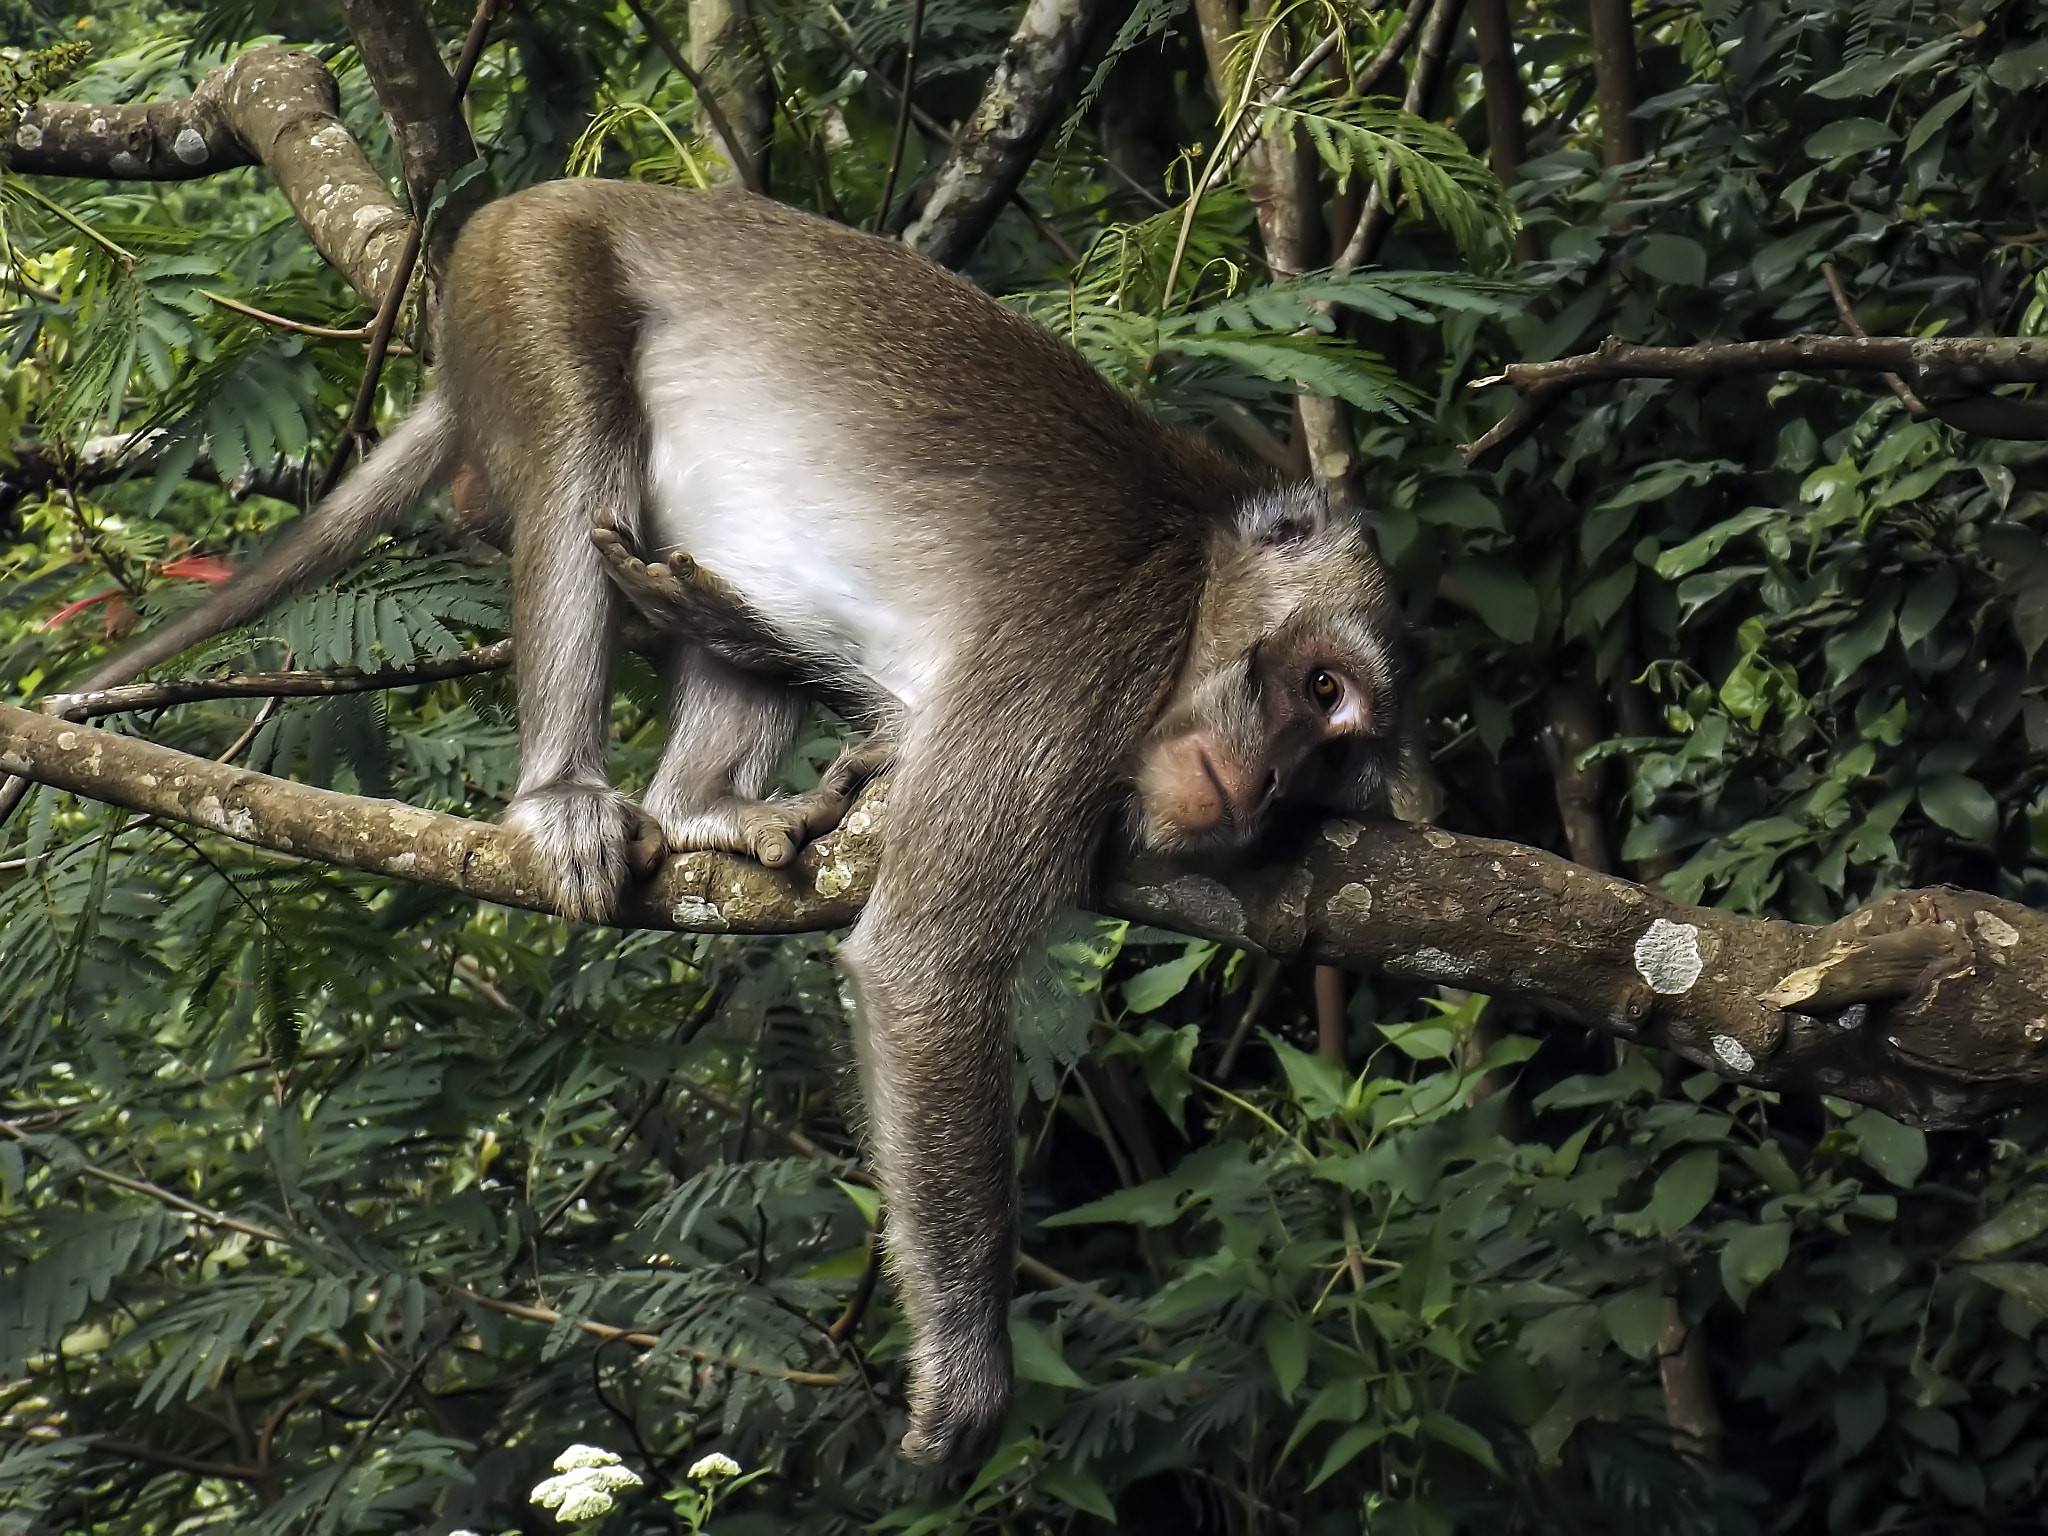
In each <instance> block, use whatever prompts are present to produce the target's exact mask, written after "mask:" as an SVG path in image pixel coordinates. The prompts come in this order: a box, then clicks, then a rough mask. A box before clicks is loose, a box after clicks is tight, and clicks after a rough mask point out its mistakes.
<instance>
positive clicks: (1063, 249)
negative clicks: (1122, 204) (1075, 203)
mask: <svg viewBox="0 0 2048 1536" xmlns="http://www.w3.org/2000/svg"><path fill="white" fill-rule="evenodd" d="M825 15H826V17H827V18H828V19H829V20H830V21H831V23H832V27H833V30H834V31H836V32H837V33H838V34H839V46H840V48H841V49H842V50H844V52H845V54H846V56H847V58H849V59H851V60H852V61H853V67H854V68H855V69H858V70H859V71H860V72H861V73H862V74H864V75H866V76H867V77H868V78H869V79H871V80H873V81H874V82H875V83H876V84H877V85H879V86H881V87H882V89H883V90H885V91H887V92H888V93H889V94H890V95H891V96H893V97H895V98H896V100H897V101H898V102H899V103H901V104H905V105H908V106H909V108H910V120H911V121H912V122H914V123H916V124H917V126H918V127H919V128H920V129H921V130H923V131H924V132H925V133H927V134H930V135H931V137H933V138H935V139H937V140H938V141H939V142H940V143H941V144H943V145H945V146H946V148H947V149H949V150H950V149H952V148H954V147H955V146H956V145H957V144H958V143H959V139H960V136H959V135H958V134H957V133H955V132H953V130H952V129H950V128H948V127H947V126H946V125H945V124H944V123H942V122H940V121H939V120H938V119H937V118H935V117H933V116H932V115H931V113H929V112H927V111H925V109H924V108H923V107H920V106H919V105H918V104H917V103H916V102H915V101H911V100H909V99H908V98H907V97H905V96H904V94H903V87H902V86H900V85H898V84H897V83H896V82H895V81H894V80H891V79H890V78H889V77H888V76H887V75H885V74H883V73H882V72H881V71H880V70H878V69H876V68H875V65H874V61H873V60H872V59H870V58H869V57H868V56H867V55H866V54H865V53H863V52H861V47H860V42H859V40H858V39H857V38H856V37H855V36H854V31H853V26H852V24H851V23H850V22H848V21H847V19H846V18H845V17H844V16H842V15H840V14H839V8H838V7H837V6H835V5H827V6H826V7H825ZM1103 164H1104V165H1109V164H1110V162H1108V161H1106V160H1105V161H1104V162H1103ZM1111 169H1112V170H1113V169H1115V168H1114V167H1113V166H1112V167H1111ZM1125 180H1126V181H1127V182H1129V185H1130V186H1131V188H1132V189H1133V190H1134V191H1137V192H1139V193H1141V194H1144V195H1146V196H1150V195H1151V194H1150V193H1148V192H1146V189H1145V188H1144V187H1143V186H1142V185H1141V184H1140V183H1138V182H1134V181H1129V178H1128V177H1126V178H1125ZM1153 201H1154V202H1157V201H1158V199H1157V198H1154V199H1153ZM1010 204H1011V206H1012V207H1014V208H1015V209H1016V210H1017V211H1018V212H1019V213H1021V214H1023V215H1024V217H1025V218H1027V219H1029V220H1030V221H1031V227H1032V228H1033V229H1035V230H1037V231H1038V232H1039V233H1040V234H1041V235H1043V236H1044V237H1045V239H1046V243H1047V244H1049V245H1050V246H1051V247H1052V248H1053V249H1054V250H1056V251H1058V252H1059V253H1060V255H1061V256H1062V257H1063V258H1064V259H1065V260H1066V261H1067V262H1068V263H1069V264H1071V265H1073V266H1079V265H1080V264H1081V253H1080V252H1079V251H1077V250H1075V249H1074V246H1073V243H1072V242H1071V241H1070V240H1068V239H1067V237H1066V236H1065V235H1063V234H1061V233H1060V232H1059V231H1058V230H1057V229H1055V228H1054V227H1053V226H1052V223H1051V222H1050V221H1049V220H1048V219H1047V218H1046V217H1045V215H1044V214H1042V213H1040V212H1039V211H1038V210H1037V209H1036V208H1034V207H1032V206H1031V204H1030V202H1029V200H1027V199H1026V198H1025V196H1024V189H1023V188H1022V187H1021V186H1020V187H1018V188H1016V189H1015V190H1014V191H1012V192H1011V193H1010Z"/></svg>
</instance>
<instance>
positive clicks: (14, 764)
mask: <svg viewBox="0 0 2048 1536" xmlns="http://www.w3.org/2000/svg"><path fill="white" fill-rule="evenodd" d="M0 773H16V774H21V775H24V776H25V777H27V778H30V779H33V780H36V781H37V782H39V783H43V784H48V785H52V786H55V787H56V788H59V789H65V790H69V791H71V792H72V793H74V794H79V795H84V796H87V797H89V798H92V799H95V800H101V801H105V802H107V803H109V804H112V805H119V806H123V807H125V808H127V809H129V810H133V811H139V812H144V813H146V814H149V815H152V816H156V817H158V818H161V819H164V820H169V821H178V822H183V823H187V824H190V825H194V826H199V827H205V828H209V829H211V830H213V831H215V832H218V833H221V834H223V835H225V836H227V837H231V838H234V839H237V840H238V841H241V842H244V843H247V844H250V845H252V846H255V847H260V848H268V849H273V850H276V851H277V852H280V853H287V854H292V855H295V856H298V857H303V858H311V859H317V860H321V861H324V862H327V863H331V864H336V865H340V866H343V867H346V868H350V869H360V870H368V871H372V872H375V873H379V874H384V875H391V876H396V877H399V878H402V879H407V880H412V881H416V882H419V883H422V884H427V885H435V886H440V887H443V888H445V889H449V890H456V891H461V892H463V893H465V894H467V895H470V896H474V897H477V898H479V899H481V900H485V901H494V902H499V903H502V904H505V905H508V906H518V907H526V908H529V909H532V910H536V911H545V910H547V907H546V903H545V901H544V899H543V898H542V897H541V895H540V891H541V883H540V882H539V880H538V879H537V878H536V877H535V872H534V871H533V870H532V869H531V868H530V866H529V865H528V864H527V863H526V860H525V854H524V851H523V849H522V847H521V845H520V844H519V843H517V842H516V841H515V840H514V839H512V838H511V837H509V836H507V835H506V834H505V833H503V832H501V831H500V830H499V829H498V828H497V827H495V826H492V825H490V824H488V823H484V822H476V821H468V820H465V819H463V818H461V817H456V816H445V815H441V814H439V813H436V812H432V811H424V810H420V809H418V808H417V807H414V806H409V805H403V804H400V803H398V802H396V801H390V800H370V799H365V798H362V797H359V796H355V795H342V794H336V793H334V792H333V791H330V790H322V789H313V788H309V787H308V786H306V785H302V784H293V783H290V782H287V781H286V780H283V779H276V778H272V777H270V776H268V775H266V774H260V773H251V772H249V771H247V770H244V769H238V768H233V767H228V766H224V765H222V764H218V763H212V762H208V761H206V760H205V759H202V758H195V757H190V756H187V755H186V754H184V753H182V752H174V751H171V750H170V749H168V748H165V747H159V746H156V745H154V744H152V743H149V742H145V741H139V740H135V739H133V738H129V737H123V736H117V735H114V734H113V733H112V732H109V731H103V730H98V729H94V728H92V727H89V726H82V725H77V724H73V723H71V722H68V721H64V720H56V719H52V718H50V717H49V716H47V715H41V714H36V713H34V712H32V711H29V710H24V709H17V708H14V707H12V706H6V705H0ZM886 794H887V780H886V778H885V779H882V780H880V781H877V783H876V784H874V785H871V786H870V787H869V788H868V790H867V791H866V793H864V794H863V795H862V797H861V799H860V801H859V802H858V803H857V805H856V806H855V808H854V810H853V812H852V813H851V814H849V816H848V817H847V820H846V822H845V824H844V825H843V826H842V827H841V828H840V830H839V831H837V832H834V833H832V834H831V835H829V836H827V837H825V838H821V839H820V840H819V841H818V842H816V843H813V844H811V845H810V846H809V847H807V848H805V849H804V851H803V852H802V854H801V855H800V856H799V857H798V859H797V861H796V862H795V863H794V864H793V865H792V866H790V867H789V868H787V869H783V870H768V869H765V868H763V867H762V866H760V865H758V864H755V863H753V862H752V861H750V860H746V859H740V858H734V857H731V856H729V855H725V854H715V853H687V854H678V855H675V856H673V857H672V858H670V859H669V861H668V862H667V864H666V865H665V866H664V867H663V868H662V870H661V871H660V872H659V873H658V874H657V875H656V876H655V877H654V878H653V879H651V880H649V881H647V882H646V883H645V884H643V885H641V886H639V887H637V888H636V889H635V890H633V891H632V892H631V893H630V894H629V898H628V901H627V904H626V907H625V909H624V910H623V911H622V912H621V913H620V916H619V921H620V924H621V925H622V926H626V927H638V928H666V929H681V930H686V931H696V932H718V933H795V932H805V931H814V930H818V929H824V928H836V927H842V926H844V925H846V924H847V923H850V922H852V921H853V919H854V918H855V917H856V916H858V915H859V912H860V909H861V905H862V903H863V902H864V901H865V899H866V896H867V893H868V891H869V890H870V889H871V888H872V885H873V880H874V873H875V865H876V861H877V859H878V857H879V854H880V849H881V828H882V823H883V817H884V815H885V797H886ZM1267 853H1268V858H1267V861H1266V862H1264V863H1260V864H1258V865H1255V866H1249V867H1240V868H1235V869H1229V870H1218V871H1202V870H1196V869H1190V868H1188V867H1186V866H1185V865H1170V864H1165V863H1161V862H1157V861H1148V860H1136V861H1128V862H1121V863H1119V862H1115V861H1113V862H1112V864H1111V865H1110V867H1109V868H1108V869H1107V870H1106V871H1105V879H1104V882H1103V885H1102V887H1101V891H1100V899H1099V901H1098V902H1097V905H1098V906H1099V907H1100V908H1101V909H1102V910H1104V911H1107V912H1111V913H1114V914H1116V915H1119V916H1123V917H1130V918H1135V919H1138V920H1141V921H1144V922H1148V923H1157V924H1160V925H1162V926H1165V927H1169V928H1173V929H1176V930H1178V931H1180V932H1183V933H1189V934H1196V935H1199V936H1201V937H1204V938H1211V939H1218V940H1221V941H1224V942H1227V943H1234V944H1242V945H1247V946H1251V947H1255V948H1258V949H1262V950H1265V951H1266V952H1268V953H1269V954H1273V955H1276V956H1296V955H1298V956H1302V957H1304V958H1307V959H1311V960H1314V961H1317V962H1319V963H1322V964H1327V965H1339V966H1346V967H1349V968H1351V969H1354V970H1367V971H1377V972H1381V973H1383V974H1386V975H1391V976H1398V977H1405V978H1409V979H1412V980H1416V981H1422V982H1429V983H1434V984H1446V985H1452V986H1458V987H1463V988H1466V989H1468V990H1472V991H1479V992H1487V993H1491V994H1494V995H1496V996H1503V997H1510V998H1519V999H1523V1000H1526V1001H1528V1002H1532V1003H1535V1004H1538V1005H1540V1006H1541V1007H1543V1008H1544V1009H1546V1010H1547V1011H1550V1012H1553V1013H1557V1014H1560V1015H1562V1016H1564V1017H1566V1018H1570V1019H1574V1020H1577V1021H1578V1022H1580V1023H1582V1024H1586V1025H1590V1026H1591V1027H1593V1028H1595V1029H1600V1030H1604V1031H1606V1032H1608V1033H1611V1034H1615V1035H1620V1036H1622V1037H1624V1038H1626V1039H1630V1040H1637V1041H1643V1042H1645V1043H1648V1044H1652V1045H1658V1046H1662V1047H1665V1048H1667V1049H1670V1050H1673V1051H1676V1052H1678V1053H1679V1054H1680V1055H1681V1056H1683V1057H1684V1058H1685V1059H1686V1060H1688V1061H1691V1062H1693V1063H1695V1064H1697V1065H1699V1066H1701V1067H1705V1068H1708V1069H1710V1070H1712V1071H1715V1072H1718V1073H1720V1074H1722V1075H1723V1076H1726V1077H1732V1078H1737V1079H1739V1080H1741V1081H1743V1082H1747V1083H1751V1084H1754V1085H1756V1086H1758V1087H1763V1088H1777V1089H1785V1090H1791V1091H1805V1092H1817V1093H1827V1094H1833V1095H1835V1096H1837V1097H1840V1098H1844V1099H1853V1100H1856V1101H1858V1102H1861V1103H1865V1104H1870V1105H1874V1106H1876V1107H1877V1108H1879V1109H1882V1110H1884V1111H1885V1112H1886V1113H1888V1114H1891V1115H1894V1116H1896V1117H1897V1118H1899V1119H1901V1120H1906V1121H1911V1122H1914V1123H1917V1124H1921V1125H1926V1126H1952V1125H1960V1124H1965V1123H1968V1122H1970V1121H1973V1120H1976V1119H1979V1118H1982V1117H1983V1116H1986V1115H1989V1114H1992V1113H1995V1112H1997V1111H1999V1110H2001V1109H2004V1108H2006V1107H2008V1106H2010V1105H2012V1104H2015V1103H2017V1102H2019V1101H2021V1100H2023V1099H2026V1098H2029V1097H2035V1096H2039V1095H2040V1094H2041V1093H2042V1091H2043V1087H2044V1084H2048V916H2044V915H2043V914H2041V913H2037V912H2034V911H2032V910H2031V909H2029V908H2026V907H2022V906H2019V905H2017V904H2015V903H2013V902H2008V901H2001V900H1998V899H1996V898H1994V897H1991V896H1985V895H1980V894H1978V893H1976V892H1971V891H1956V890H1948V889H1934V890H1920V891H1906V892H1902V893H1900V894H1898V895H1896V896H1892V897H1888V898H1886V899H1885V900H1883V901H1879V902H1874V903H1872V904H1871V905H1870V906H1868V907H1865V908H1863V909H1862V910H1860V911H1858V912H1855V913H1852V914H1851V915H1850V916H1848V917H1845V918H1843V919H1842V920H1841V921H1839V922H1836V923H1832V924H1830V925H1828V926H1827V927H1824V928H1815V927H1810V926H1807V925H1805V924H1800V923H1788V922H1776V921H1770V920H1767V919H1761V918H1752V917H1744V916H1741V915H1739V914H1737V913H1733V912H1723V911H1719V910H1715V909H1711V908H1702V907H1686V906H1681V905H1679V904H1678V903H1676V902H1672V901H1667V900H1665V899H1664V898H1663V897H1660V896H1658V895H1656V894H1655V893H1653V892H1650V891H1647V890H1644V889H1643V888H1642V887H1641V886H1637V885H1632V884H1630V883H1629V882H1628V881H1626V880H1620V879H1616V878H1614V877H1613V876H1610V875H1603V874H1598V873H1596V872H1594V871H1592V870H1589V869H1586V868H1583V867H1582V866H1580V865H1576V864H1572V863H1570V862H1568V861H1566V860H1564V859H1561V858H1558V857H1557V856H1555V855H1554V854H1549V853H1545V852H1543V851H1541V850H1540V849H1535V848H1525V847H1521V846H1519V845H1517V844H1513V843H1501V842H1494V841H1491V840H1489V839H1486V838H1478V837H1463V836H1458V835H1455V834H1453V833H1449V832H1445V831H1442V830H1440V829H1438V828H1434V827H1428V828H1423V827H1407V826H1400V825H1397V824H1394V823H1369V824H1360V823H1357V822H1349V821H1332V822H1325V823H1322V824H1320V825H1316V826H1312V827H1306V828H1292V829H1286V830H1285V831H1283V834H1282V835H1281V836H1279V837H1277V838H1276V839H1275V840H1274V845H1273V846H1272V847H1271V848H1270V849H1268V850H1267ZM1837 1004H1840V1005H1841V1006H1840V1007H1837V1006H1836V1005H1837Z"/></svg>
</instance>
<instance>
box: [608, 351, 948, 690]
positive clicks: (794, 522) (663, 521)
mask: <svg viewBox="0 0 2048 1536" xmlns="http://www.w3.org/2000/svg"><path fill="white" fill-rule="evenodd" d="M690 329H694V328H692V327H687V326H678V325H670V326H663V327H661V328H660V329H658V330H655V331H653V332H651V333H650V334H649V335H648V336H647V337H646V339H645V341H644V342H643V345H642V350H641V354H640V356H641V363H640V370H639V371H640V385H641V391H642V396H641V398H642V399H643V400H644V401H645V403H646V406H647V411H648V417H649V423H650V428H651V441H650V443H649V457H648V492H649V502H648V506H647V509H646V521H645V528H646V533H647V536H648V542H649V544H650V545H651V546H652V547H654V548H655V549H658V550H660V551H662V552H664V553H666V552H668V551H671V550H677V549H680V550H683V551H686V552H687V553H688V554H689V555H690V556H691V558H692V559H694V560H696V561H697V562H698V563H699V564H701V565H702V566H704V568H705V569H706V570H708V571H710V572H711V573H712V574H713V575H715V576H719V577H722V578H723V579H724V580H725V581H727V582H728V583H730V584H731V585H732V586H733V587H734V588H735V589H736V590H737V591H738V592H739V593H740V594H741V595H742V596H743V597H745V598H746V600H747V601H748V602H749V603H751V604H752V605H753V606H754V608H755V609H756V610H757V611H759V612H760V614H761V615H762V616H763V617H764V618H766V619H767V620H768V621H769V622H770V623H772V624H773V625H775V627H776V628H777V629H778V630H779V631H780V632H781V633H782V634H783V635H785V636H786V637H787V638H788V639H790V640H791V641H792V642H794V643H795V644H797V645H799V646H801V647H802V648H804V649H805V650H808V651H813V652H816V653H818V654H821V655H824V656H828V657H831V658H833V659H834V660H836V661H838V662H840V663H841V664H842V665H844V666H845V667H846V668H847V669H848V670H850V671H851V672H853V673H855V674H857V675H859V676H861V677H864V678H866V679H867V680H868V681H869V682H870V683H872V684H873V685H874V686H876V687H878V688H880V689H882V690H883V691H884V692H886V693H888V694H889V695H890V696H892V697H893V698H895V699H896V700H897V701H898V702H899V703H900V704H902V705H903V706H904V707H906V708H910V707H914V706H915V705H916V704H917V703H918V702H919V700H920V698H921V697H922V695H923V694H924V693H925V691H926V690H927V688H928V686H929V684H930V682H931V677H932V673H933V671H934V670H935V668H936V665H937V662H938V659H939V658H938V648H937V643H936V642H937V635H938V627H937V625H936V624H935V623H933V618H934V615H933V614H931V613H930V612H929V611H928V610H926V611H919V609H918V608H917V607H914V606H912V605H911V604H910V603H907V602H905V601H904V597H905V595H906V594H905V593H904V591H903V584H902V583H899V582H894V581H889V580H886V579H884V574H883V573H884V571H885V569H886V567H887V566H888V564H889V563H890V562H889V558H888V557H889V554H890V553H891V550H890V548H889V544H890V540H889V538H888V534H887V531H886V530H888V528H889V521H888V513H887V509H886V508H884V507H882V506H880V505H877V504H876V503H875V501H874V500H873V499H871V487H869V486H868V485H866V484H864V483H858V482H859V480H860V479H861V478H862V477H858V476H850V475H849V474H848V470H849V469H851V468H853V467H854V466H856V465H858V464H859V463H860V462H861V459H862V457H863V455H861V454H860V453H859V452H857V451H852V452H848V451H839V452H834V451H833V449H834V447H835V446H836V445H834V444H833V443H832V442H831V441H830V439H831V438H832V437H834V436H836V435H837V434H836V433H835V432H834V430H833V428H832V426H831V425H830V424H829V423H827V422H824V421H822V420H820V419H818V418H817V417H815V416H814V415H811V414H809V413H806V412H804V411H802V410H801V409H800V408H793V407H792V406H791V404H790V403H789V402H787V401H785V400H780V399H777V398H776V391H775V390H774V389H773V388H772V385H771V383H770V381H769V380H768V379H766V378H762V377H759V376H758V375H757V376H756V377H755V378H754V379H753V380H749V381H746V382H735V381H736V378H738V379H744V378H745V372H746V371H750V370H744V364H741V365H740V366H738V367H736V366H735V364H736V363H739V361H740V360H738V359H736V358H734V357H733V356H732V355H731V354H730V353H726V354H725V355H723V356H719V357H718V358H717V361H716V364H715V365H713V366H703V364H704V363H706V362H709V359H706V358H705V357H704V350H705V349H704V348H703V347H702V346H701V342H702V341H703V340H704V339H705V338H703V337H702V336H701V334H699V335H695V336H692V335H686V334H683V332H685V331H687V330H690ZM714 376H716V378H715V382H714ZM835 470H836V473H835Z"/></svg>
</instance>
